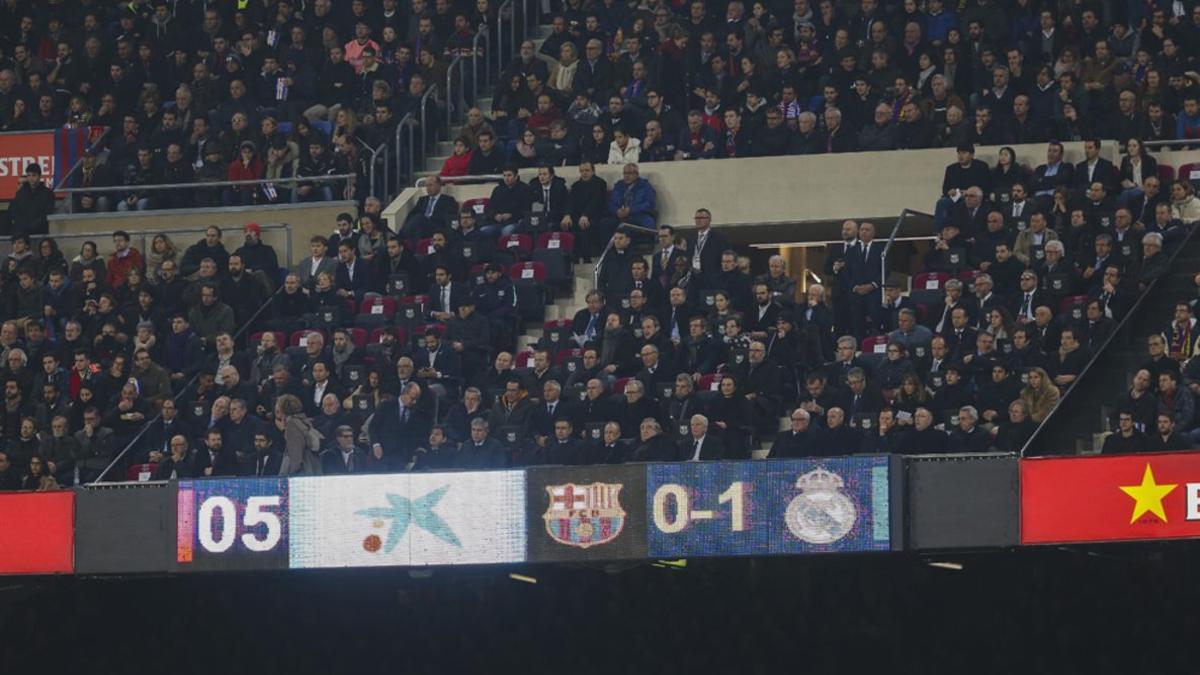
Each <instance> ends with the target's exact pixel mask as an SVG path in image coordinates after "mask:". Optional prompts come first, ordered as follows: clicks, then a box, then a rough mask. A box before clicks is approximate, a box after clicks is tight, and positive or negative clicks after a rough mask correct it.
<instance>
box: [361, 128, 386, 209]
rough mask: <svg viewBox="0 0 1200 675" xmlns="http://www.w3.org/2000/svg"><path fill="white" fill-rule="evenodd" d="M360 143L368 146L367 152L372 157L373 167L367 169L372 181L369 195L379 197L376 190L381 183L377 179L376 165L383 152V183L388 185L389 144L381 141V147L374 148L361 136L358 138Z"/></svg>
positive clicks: (365, 146) (369, 178)
mask: <svg viewBox="0 0 1200 675" xmlns="http://www.w3.org/2000/svg"><path fill="white" fill-rule="evenodd" d="M358 143H359V145H361V146H363V147H364V148H366V150H367V152H369V153H370V154H371V157H370V162H371V167H370V168H369V169H368V170H367V176H368V180H369V181H370V189H369V190H368V191H367V192H368V196H370V197H378V196H379V195H377V194H375V192H376V190H378V189H379V183H378V182H377V181H376V180H375V166H376V165H377V164H378V163H379V155H380V154H383V184H384V185H387V184H388V158H387V153H388V145H387V141H384V142H382V143H380V144H379V147H377V148H372V147H371V146H370V145H368V144H367V142H366V141H364V140H363V139H361V138H359V139H358ZM360 165H361V162H360ZM385 189H386V188H385Z"/></svg>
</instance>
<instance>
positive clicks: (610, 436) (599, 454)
mask: <svg viewBox="0 0 1200 675" xmlns="http://www.w3.org/2000/svg"><path fill="white" fill-rule="evenodd" d="M586 452H587V458H586V460H585V463H586V464H622V463H624V462H625V461H626V460H628V459H629V455H630V449H629V445H628V444H627V443H625V441H622V440H621V425H620V424H619V423H617V422H608V423H607V424H605V425H604V432H603V434H602V435H601V436H600V442H599V443H594V444H591V447H589V448H587V450H586Z"/></svg>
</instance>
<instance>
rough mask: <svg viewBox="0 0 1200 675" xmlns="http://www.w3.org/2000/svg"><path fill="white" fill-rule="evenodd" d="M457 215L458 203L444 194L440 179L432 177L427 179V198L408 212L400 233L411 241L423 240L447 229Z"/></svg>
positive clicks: (418, 202)
mask: <svg viewBox="0 0 1200 675" xmlns="http://www.w3.org/2000/svg"><path fill="white" fill-rule="evenodd" d="M456 215H458V202H457V201H455V200H454V197H451V196H450V195H444V194H442V179H441V178H440V177H438V176H430V177H428V178H426V179H425V196H424V197H421V198H420V199H418V200H417V203H416V205H414V206H413V208H412V210H411V211H409V212H408V216H407V217H406V218H405V219H404V226H403V228H402V229H401V231H400V233H401V234H402V235H403V236H405V237H408V238H410V239H422V238H424V237H428V236H431V235H432V234H433V233H434V231H435V230H445V229H447V228H448V227H449V226H450V221H451V220H453V219H454V217H455V216H456Z"/></svg>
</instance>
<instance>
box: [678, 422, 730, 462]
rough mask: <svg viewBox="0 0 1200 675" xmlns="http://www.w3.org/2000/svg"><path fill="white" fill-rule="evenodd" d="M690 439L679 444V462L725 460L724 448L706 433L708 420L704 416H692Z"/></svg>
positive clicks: (718, 440)
mask: <svg viewBox="0 0 1200 675" xmlns="http://www.w3.org/2000/svg"><path fill="white" fill-rule="evenodd" d="M689 429H690V430H691V432H692V437H691V438H689V439H688V440H686V441H683V442H682V443H680V444H679V460H680V461H684V462H699V461H708V460H717V459H724V458H725V446H723V445H722V444H721V440H720V439H719V438H717V437H716V436H712V435H710V434H709V433H708V418H707V417H705V416H704V415H692V421H691V424H690V425H689Z"/></svg>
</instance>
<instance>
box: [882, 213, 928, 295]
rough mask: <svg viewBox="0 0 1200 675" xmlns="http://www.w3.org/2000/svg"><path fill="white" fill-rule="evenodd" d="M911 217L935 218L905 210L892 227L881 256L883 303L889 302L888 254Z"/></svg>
mask: <svg viewBox="0 0 1200 675" xmlns="http://www.w3.org/2000/svg"><path fill="white" fill-rule="evenodd" d="M910 216H919V217H921V218H928V219H930V220H933V216H932V215H931V214H928V213H925V212H923V211H914V210H913V209H904V210H903V211H901V212H900V217H899V218H897V219H896V224H895V226H893V227H892V233H891V234H890V235H888V238H887V244H885V245H884V247H883V254H882V255H880V256H879V281H880V283H879V297H880V300H881V301H886V300H887V298H886V295H885V294H886V291H885V290H884V284H886V283H887V276H888V267H887V263H888V254H889V253H891V252H892V245H893V244H895V243H896V241H897V239H896V237H897V235H899V234H900V229H901V228H902V227H904V221H905V220H906V219H907V218H909V217H910Z"/></svg>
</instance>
